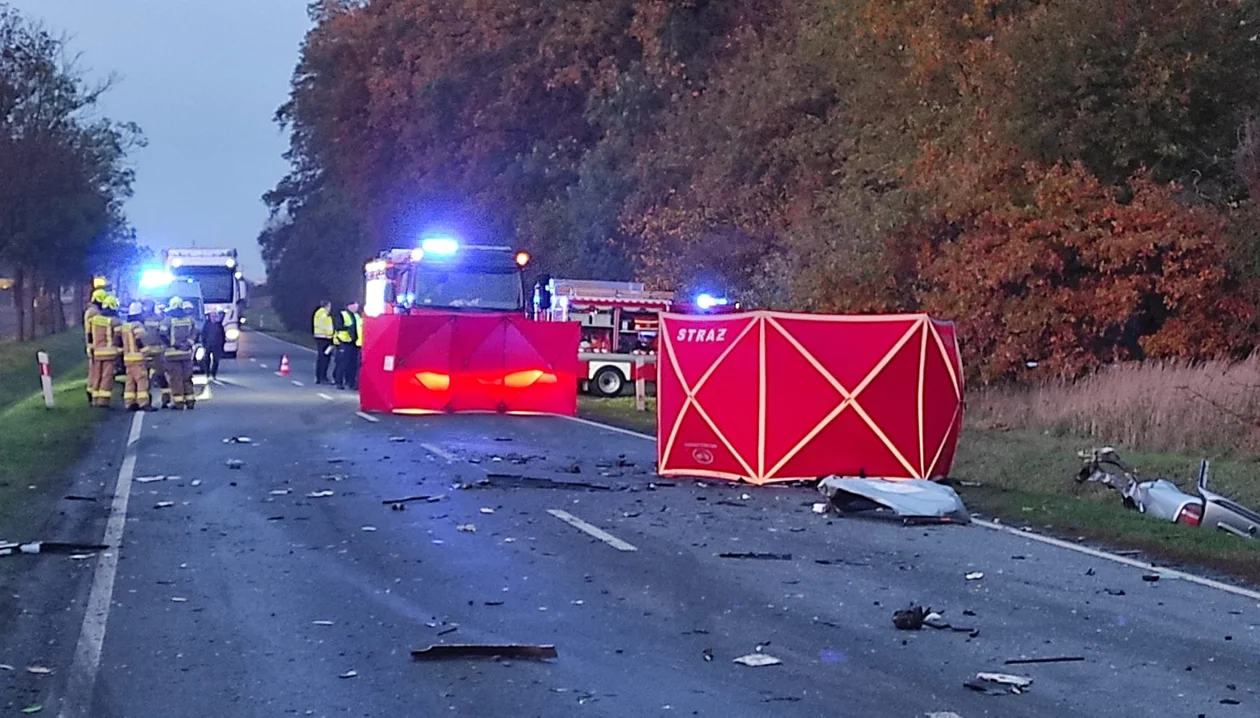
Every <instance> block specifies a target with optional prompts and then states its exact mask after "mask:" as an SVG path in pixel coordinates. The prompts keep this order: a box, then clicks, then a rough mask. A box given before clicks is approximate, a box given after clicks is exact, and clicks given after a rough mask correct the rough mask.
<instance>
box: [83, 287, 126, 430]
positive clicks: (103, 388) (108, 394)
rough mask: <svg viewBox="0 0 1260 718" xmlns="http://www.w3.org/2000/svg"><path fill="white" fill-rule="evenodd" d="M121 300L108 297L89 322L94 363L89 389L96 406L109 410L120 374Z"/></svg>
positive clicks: (90, 371) (88, 330) (89, 336)
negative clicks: (119, 305)
mask: <svg viewBox="0 0 1260 718" xmlns="http://www.w3.org/2000/svg"><path fill="white" fill-rule="evenodd" d="M121 327H122V322H121V321H119V319H118V298H117V297H114V296H112V295H107V296H106V297H105V299H104V300H103V301H102V302H101V310H100V312H99V313H98V314H96V315H95V316H93V317H92V318H91V319H89V320H88V327H87V336H88V347H89V349H90V351H91V355H92V363H91V366H90V368H89V371H88V390H89V391H90V392H91V393H92V406H97V407H102V408H105V409H108V408H109V403H110V400H111V399H112V398H113V395H114V375H115V372H116V371H117V361H118V349H119V347H120V346H121V337H119V336H118V330H119V329H120V328H121Z"/></svg>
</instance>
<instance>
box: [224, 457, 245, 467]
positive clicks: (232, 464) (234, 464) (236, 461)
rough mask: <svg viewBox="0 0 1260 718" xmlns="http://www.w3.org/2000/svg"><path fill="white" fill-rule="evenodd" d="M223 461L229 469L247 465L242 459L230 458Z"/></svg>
mask: <svg viewBox="0 0 1260 718" xmlns="http://www.w3.org/2000/svg"><path fill="white" fill-rule="evenodd" d="M223 463H224V464H226V465H227V467H228V468H229V469H240V468H241V467H242V466H244V465H245V462H244V461H241V460H240V459H228V460H227V461H225V462H223Z"/></svg>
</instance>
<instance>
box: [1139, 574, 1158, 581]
mask: <svg viewBox="0 0 1260 718" xmlns="http://www.w3.org/2000/svg"><path fill="white" fill-rule="evenodd" d="M1142 580H1143V581H1146V582H1147V583H1155V582H1156V581H1158V580H1159V574H1157V573H1144V574H1142Z"/></svg>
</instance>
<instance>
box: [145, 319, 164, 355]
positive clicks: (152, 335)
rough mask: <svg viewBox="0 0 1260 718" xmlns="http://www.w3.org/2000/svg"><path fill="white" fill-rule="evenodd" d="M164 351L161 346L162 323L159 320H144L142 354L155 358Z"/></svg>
mask: <svg viewBox="0 0 1260 718" xmlns="http://www.w3.org/2000/svg"><path fill="white" fill-rule="evenodd" d="M165 351H166V348H165V347H164V346H162V322H161V320H159V319H146V320H144V353H145V354H146V355H148V356H157V355H159V354H162V353H163V352H165Z"/></svg>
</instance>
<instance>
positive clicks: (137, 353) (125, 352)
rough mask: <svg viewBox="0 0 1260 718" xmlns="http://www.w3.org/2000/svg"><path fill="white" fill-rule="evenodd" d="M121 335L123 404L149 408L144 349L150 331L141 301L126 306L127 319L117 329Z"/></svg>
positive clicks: (143, 409) (142, 409) (132, 408)
mask: <svg viewBox="0 0 1260 718" xmlns="http://www.w3.org/2000/svg"><path fill="white" fill-rule="evenodd" d="M118 334H119V336H120V337H121V338H122V356H123V370H124V372H125V373H126V377H127V378H126V383H125V384H124V385H123V405H124V406H126V407H127V411H148V410H149V402H150V401H151V400H152V397H150V396H149V369H148V367H146V366H145V360H146V358H147V357H146V356H145V349H147V348H148V347H147V341H148V338H149V334H148V332H147V331H146V330H145V326H144V307H143V306H142V305H141V304H140V302H132V303H131V306H130V307H128V309H127V321H125V322H123V325H122V327H121V328H120V329H119V331H118Z"/></svg>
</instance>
